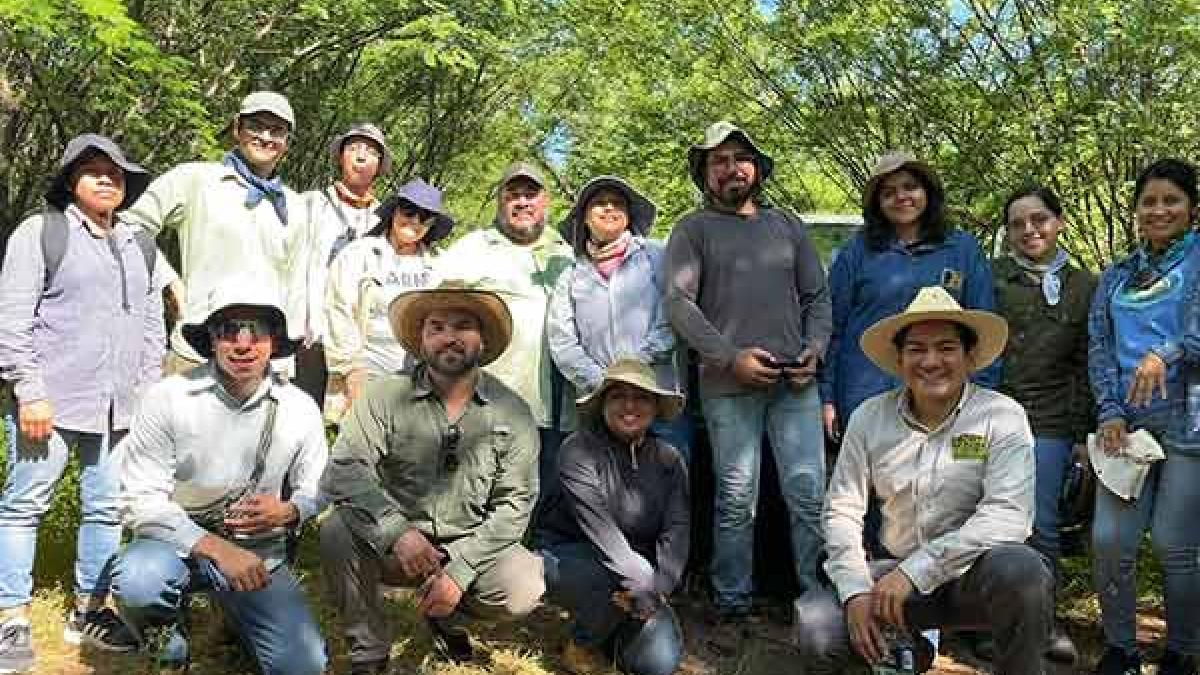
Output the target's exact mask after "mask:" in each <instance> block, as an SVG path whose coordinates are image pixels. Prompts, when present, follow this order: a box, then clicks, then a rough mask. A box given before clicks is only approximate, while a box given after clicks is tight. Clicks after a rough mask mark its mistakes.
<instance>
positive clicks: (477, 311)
mask: <svg viewBox="0 0 1200 675" xmlns="http://www.w3.org/2000/svg"><path fill="white" fill-rule="evenodd" d="M389 314H390V316H391V320H392V328H393V330H394V331H395V333H396V337H397V338H398V339H399V340H400V343H401V345H402V346H403V347H404V349H405V350H406V351H408V352H409V353H410V354H413V355H416V357H417V359H418V361H419V363H418V365H417V367H416V368H414V369H413V371H412V372H411V373H401V374H398V375H395V376H392V377H388V378H383V379H378V380H374V381H372V382H370V383H369V384H368V385H367V390H366V393H365V394H364V395H363V397H361V398H360V399H358V400H357V401H355V403H354V405H353V407H352V408H351V409H350V412H349V414H348V415H347V416H346V417H345V418H344V419H343V421H342V427H341V434H340V435H339V436H338V439H337V443H336V444H335V445H334V449H333V456H332V461H331V462H330V464H329V468H328V469H327V470H326V472H325V476H324V477H323V478H322V480H321V486H322V488H323V490H324V491H325V492H326V493H327V494H328V495H329V496H330V497H331V498H332V499H333V502H334V504H335V508H334V510H333V511H332V512H331V513H330V515H329V517H328V518H327V519H326V520H325V522H324V523H323V524H322V525H321V558H322V564H321V567H322V570H323V571H324V577H325V583H326V585H327V587H328V588H329V589H330V592H331V593H332V595H333V597H334V601H335V604H336V606H337V609H338V613H339V614H340V615H341V617H342V621H343V622H344V623H345V634H346V638H347V640H348V642H349V644H350V662H351V672H352V673H361V674H364V675H366V674H369V673H383V672H387V660H388V653H389V652H390V648H391V636H390V634H389V631H388V628H387V622H386V617H385V615H384V612H383V605H382V598H381V597H380V584H381V583H385V584H389V585H401V586H413V587H419V589H420V590H419V591H418V597H419V602H418V605H417V610H418V611H419V612H420V613H421V615H422V616H423V617H424V618H425V619H426V620H427V621H428V623H429V625H430V628H431V630H432V631H433V634H434V642H435V645H436V646H437V648H438V651H439V653H440V655H441V656H442V657H444V658H447V659H450V660H453V661H468V660H470V659H471V658H472V653H471V645H470V642H469V640H468V637H467V633H466V630H465V628H464V626H463V624H464V623H465V620H466V619H467V618H468V616H475V617H481V618H514V617H522V616H525V615H526V614H528V613H529V612H531V611H532V610H533V608H534V607H535V606H536V605H537V602H538V600H539V599H540V598H541V596H542V592H543V591H544V589H545V586H544V584H543V582H542V563H541V559H540V558H538V557H537V556H535V555H533V554H532V553H530V552H529V551H528V550H526V549H525V547H523V546H522V545H521V538H522V537H523V536H524V534H525V530H526V528H527V527H528V526H529V516H530V513H531V512H532V510H533V505H534V502H535V500H536V499H537V492H538V475H537V453H538V446H537V443H538V441H537V434H536V426H535V424H534V418H533V415H532V414H531V413H530V411H529V405H528V404H527V403H525V401H524V400H522V399H521V397H520V396H518V395H517V394H516V393H515V392H514V391H513V390H512V389H510V388H509V387H507V386H506V385H504V384H503V383H501V382H500V381H499V380H498V379H497V378H495V377H493V376H492V375H490V374H488V373H487V372H486V371H484V370H483V369H482V368H483V366H486V365H487V364H489V363H492V362H494V361H495V360H496V359H497V358H500V355H501V354H503V353H504V351H505V350H506V349H508V347H509V343H510V341H511V340H512V334H513V322H512V316H511V315H510V314H509V311H508V307H507V306H506V305H505V303H504V301H503V300H501V299H500V296H498V295H496V294H495V293H492V292H490V291H484V290H475V289H472V288H469V287H467V286H466V285H465V284H463V283H461V282H457V281H447V282H443V283H442V284H441V285H440V286H438V287H437V288H433V289H423V290H415V291H409V292H407V293H404V294H402V295H400V296H398V297H397V298H396V299H395V300H393V301H392V304H391V306H390V309H389Z"/></svg>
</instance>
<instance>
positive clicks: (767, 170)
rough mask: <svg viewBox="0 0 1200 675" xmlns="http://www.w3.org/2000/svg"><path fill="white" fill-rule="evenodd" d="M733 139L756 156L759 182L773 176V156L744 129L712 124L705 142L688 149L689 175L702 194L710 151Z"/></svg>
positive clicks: (705, 132)
mask: <svg viewBox="0 0 1200 675" xmlns="http://www.w3.org/2000/svg"><path fill="white" fill-rule="evenodd" d="M730 138H733V139H735V140H737V141H741V142H742V143H743V144H744V145H745V146H746V147H748V148H750V150H752V151H753V152H754V155H755V164H756V165H757V166H758V182H759V183H760V184H761V183H764V182H766V180H767V179H768V178H770V177H771V174H772V173H774V171H775V160H773V159H771V156H770V155H768V154H767V153H765V152H763V151H762V150H761V149H760V148H759V147H758V146H757V145H755V144H754V141H753V140H752V139H751V138H750V135H749V134H747V133H746V132H745V131H744V130H743V129H741V128H739V127H738V126H736V125H735V124H733V122H728V121H725V120H722V121H720V122H717V123H715V124H712V125H710V126H709V127H708V129H706V130H705V131H704V141H702V142H700V143H697V144H696V145H693V146H692V147H690V148H688V152H687V160H688V174H689V175H691V177H692V182H693V183H695V184H696V187H698V188H700V191H701V192H705V191H706V189H705V180H704V158H705V157H707V156H708V151H709V150H712V149H713V148H715V147H717V146H718V145H720V144H722V143H724V142H725V141H727V140H729V139H730Z"/></svg>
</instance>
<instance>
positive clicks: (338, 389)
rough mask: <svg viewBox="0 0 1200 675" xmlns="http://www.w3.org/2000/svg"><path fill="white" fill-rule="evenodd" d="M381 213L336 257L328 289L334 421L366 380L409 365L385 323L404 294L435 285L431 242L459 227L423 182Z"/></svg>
mask: <svg viewBox="0 0 1200 675" xmlns="http://www.w3.org/2000/svg"><path fill="white" fill-rule="evenodd" d="M376 213H377V214H378V216H379V225H377V226H376V227H375V228H374V229H372V230H371V231H369V232H368V233H367V236H365V237H363V238H362V239H359V240H357V241H354V242H352V243H350V244H348V245H347V246H346V247H345V248H344V249H343V250H342V252H341V253H339V254H338V256H337V258H335V259H334V261H333V265H332V266H331V267H330V271H329V281H328V282H327V284H326V286H325V320H326V345H325V357H326V360H327V362H328V367H329V385H328V388H327V392H326V395H325V416H326V418H327V419H328V420H329V421H330V422H334V423H336V422H337V421H338V420H340V419H341V416H342V415H343V414H344V413H345V411H346V410H347V409H349V406H350V403H351V402H352V401H353V400H354V399H356V398H358V396H359V394H360V393H361V392H362V390H363V387H364V386H365V384H366V382H367V380H368V379H371V378H373V377H377V376H380V375H385V374H388V373H395V372H398V371H400V370H402V369H403V368H404V367H405V363H406V356H407V354H406V353H405V351H404V348H403V347H402V346H401V345H400V343H399V341H397V339H396V336H395V334H394V333H392V328H391V324H390V323H388V311H387V310H388V304H389V303H390V302H391V300H392V299H393V298H395V297H396V296H397V295H399V294H400V293H403V292H404V291H409V290H414V289H418V288H429V287H431V286H435V285H437V283H438V281H439V280H440V275H439V273H438V270H437V266H436V264H435V263H436V256H435V254H434V250H433V245H434V244H435V243H436V242H438V241H440V240H442V239H444V238H446V236H447V235H449V234H450V231H451V230H452V229H453V228H454V219H453V218H451V217H450V215H449V214H447V213H446V212H445V210H444V207H443V205H442V192H441V190H439V189H437V188H435V187H434V186H432V185H430V184H428V183H426V182H425V181H423V180H421V179H420V178H414V179H413V180H411V181H409V182H408V183H405V184H404V185H403V186H402V187H401V188H400V189H399V190H397V191H396V193H395V194H394V195H392V196H391V197H390V198H389V199H387V200H386V201H385V202H383V204H382V205H381V206H380V207H379V209H378V210H377V211H376Z"/></svg>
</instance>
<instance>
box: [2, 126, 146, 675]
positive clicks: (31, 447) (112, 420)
mask: <svg viewBox="0 0 1200 675" xmlns="http://www.w3.org/2000/svg"><path fill="white" fill-rule="evenodd" d="M149 180H150V176H149V174H148V173H147V172H146V170H145V169H143V168H142V167H141V166H139V165H137V164H135V163H134V162H132V161H130V160H129V159H127V158H126V157H125V154H124V153H123V152H122V151H121V149H120V148H119V147H118V146H117V144H116V143H114V142H113V141H112V140H110V139H108V138H106V137H104V136H100V135H97V134H83V135H81V136H78V137H76V138H74V139H72V140H71V142H70V143H68V144H67V147H66V151H65V152H64V153H63V156H62V160H61V162H60V169H59V171H58V173H57V174H56V175H55V176H54V177H53V178H52V180H51V181H50V187H49V190H48V191H47V192H46V195H45V200H46V205H45V207H44V209H43V210H42V211H41V212H40V213H38V214H35V215H33V216H30V217H29V218H27V219H26V220H25V221H24V222H22V223H21V224H20V225H19V226H18V227H17V229H16V231H15V232H13V234H12V237H11V238H10V239H9V241H8V248H7V254H6V257H5V260H4V266H3V270H2V272H0V372H2V373H3V378H4V380H6V381H7V383H9V384H11V385H12V386H13V389H12V393H13V394H15V401H13V403H15V405H14V406H11V407H10V412H9V413H8V414H7V422H8V424H7V433H6V437H7V443H8V456H9V458H10V462H9V464H8V478H7V480H6V481H5V486H4V492H3V494H2V495H0V671H3V672H15V671H19V670H23V669H25V668H28V667H32V665H33V648H32V643H31V641H30V632H29V614H28V608H29V604H30V601H31V592H32V589H33V576H32V573H33V562H34V549H35V544H36V540H37V531H38V526H39V524H40V521H41V519H42V516H43V515H44V514H45V513H46V511H47V510H49V508H50V503H51V498H52V497H53V496H54V492H55V486H56V485H57V483H58V481H59V478H60V477H61V476H62V472H63V469H64V468H65V467H66V464H67V461H68V458H69V456H70V454H71V449H72V448H73V449H74V450H75V451H76V452H77V453H78V457H79V460H80V464H81V465H82V467H83V469H82V471H81V473H80V486H79V487H80V498H81V512H82V516H83V517H82V523H81V525H80V528H79V545H78V553H77V556H76V561H75V601H76V606H75V607H73V608H72V609H71V611H70V612H69V614H68V617H67V621H66V627H65V630H64V632H63V637H64V639H65V640H66V641H67V642H70V643H74V644H80V643H81V642H87V643H89V644H91V645H93V646H96V647H99V648H100V649H104V650H110V651H129V650H132V649H133V648H134V647H135V644H136V643H135V641H134V639H133V636H132V635H131V634H130V633H129V631H128V630H126V629H125V628H124V626H123V625H122V624H121V622H120V621H119V620H118V619H117V616H116V615H115V614H114V613H113V611H112V610H111V609H108V608H106V606H105V603H106V598H107V597H108V593H109V585H110V573H109V561H110V560H111V558H112V556H113V555H114V554H115V553H116V552H117V548H118V546H119V544H120V541H121V525H120V519H119V515H118V512H117V488H118V486H117V478H116V473H115V468H114V466H113V463H112V459H111V458H112V456H113V453H112V448H113V447H114V446H115V445H116V442H117V441H119V440H120V439H121V438H122V437H123V436H124V435H125V433H126V431H127V430H128V429H129V425H130V421H131V418H132V414H133V408H134V406H135V405H136V403H137V400H138V393H139V392H140V391H141V389H142V388H143V387H145V386H147V385H149V384H151V383H153V382H156V381H157V380H158V379H159V378H160V377H161V375H162V370H161V363H162V357H163V353H164V351H165V340H166V335H165V328H164V326H163V305H162V296H161V295H160V294H159V293H157V292H156V290H155V288H154V284H153V281H152V276H153V268H154V265H155V262H156V259H157V256H158V252H157V249H156V248H155V246H154V240H153V238H152V237H149V236H148V235H145V234H144V233H142V232H141V230H140V229H138V228H136V227H134V226H132V225H130V224H129V223H127V222H126V221H125V219H124V214H123V210H124V209H125V208H126V207H128V206H129V204H131V203H132V202H133V201H134V200H135V199H137V198H138V196H139V195H140V194H141V193H142V192H143V191H144V190H145V189H146V185H147V184H148V183H149Z"/></svg>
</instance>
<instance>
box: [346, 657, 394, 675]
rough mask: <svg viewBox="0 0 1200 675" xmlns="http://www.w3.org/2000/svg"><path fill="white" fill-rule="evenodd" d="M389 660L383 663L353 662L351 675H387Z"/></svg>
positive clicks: (351, 663)
mask: <svg viewBox="0 0 1200 675" xmlns="http://www.w3.org/2000/svg"><path fill="white" fill-rule="evenodd" d="M387 671H388V660H387V659H384V660H382V661H357V662H355V661H351V662H350V675H387Z"/></svg>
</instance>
